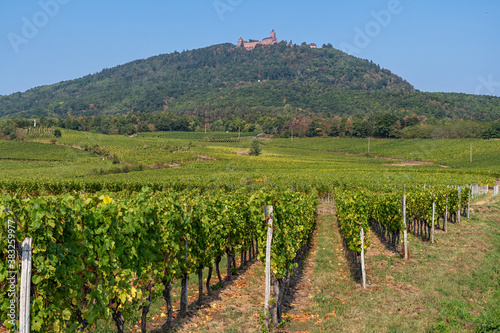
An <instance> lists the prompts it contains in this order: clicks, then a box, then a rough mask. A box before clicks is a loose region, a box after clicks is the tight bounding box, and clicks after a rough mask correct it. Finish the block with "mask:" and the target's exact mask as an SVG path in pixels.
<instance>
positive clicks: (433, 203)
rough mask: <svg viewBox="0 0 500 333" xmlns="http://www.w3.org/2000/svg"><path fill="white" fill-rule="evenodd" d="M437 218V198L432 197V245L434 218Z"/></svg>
mask: <svg viewBox="0 0 500 333" xmlns="http://www.w3.org/2000/svg"><path fill="white" fill-rule="evenodd" d="M435 216H436V198H435V197H434V196H432V227H431V243H432V244H434V218H435Z"/></svg>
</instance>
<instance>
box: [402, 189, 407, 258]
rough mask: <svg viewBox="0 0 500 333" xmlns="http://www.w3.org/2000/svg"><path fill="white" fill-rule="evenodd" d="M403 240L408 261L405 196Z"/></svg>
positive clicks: (404, 196)
mask: <svg viewBox="0 0 500 333" xmlns="http://www.w3.org/2000/svg"><path fill="white" fill-rule="evenodd" d="M403 240H404V258H405V259H408V231H407V227H406V195H403Z"/></svg>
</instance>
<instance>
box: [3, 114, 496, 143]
mask: <svg viewBox="0 0 500 333" xmlns="http://www.w3.org/2000/svg"><path fill="white" fill-rule="evenodd" d="M36 122H37V125H38V126H42V127H46V128H61V129H71V130H77V131H86V132H93V133H101V134H110V135H133V134H136V133H144V132H157V131H184V132H202V131H205V130H206V131H209V132H233V133H237V132H245V133H255V134H260V133H265V134H269V135H273V136H275V137H284V138H287V137H291V136H295V137H354V138H366V137H376V138H483V139H490V138H500V121H495V122H479V121H474V120H463V119H458V120H453V119H437V118H434V117H431V118H427V117H424V116H417V115H415V114H410V115H406V114H400V113H396V112H386V113H381V114H375V115H371V116H366V117H362V116H360V115H355V116H344V117H341V116H331V115H329V116H327V115H316V114H313V113H309V114H308V113H301V114H294V113H283V114H278V115H275V116H266V115H261V116H254V117H253V118H252V117H247V118H246V119H243V118H240V117H222V118H219V119H217V120H211V121H210V120H207V119H206V118H203V117H199V116H195V115H190V116H186V115H176V114H173V113H167V112H162V113H154V114H147V113H146V114H133V115H125V116H95V117H86V116H83V117H71V116H70V117H67V118H65V119H61V118H48V117H41V118H39V119H37V120H36ZM34 124H35V120H34V119H26V118H15V119H3V120H0V136H1V137H2V138H3V139H23V133H24V132H23V131H22V130H26V129H28V128H32V127H33V126H34ZM55 132H57V134H58V136H60V135H61V133H60V131H57V130H56V131H55Z"/></svg>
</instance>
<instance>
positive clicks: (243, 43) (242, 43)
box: [238, 29, 317, 50]
mask: <svg viewBox="0 0 500 333" xmlns="http://www.w3.org/2000/svg"><path fill="white" fill-rule="evenodd" d="M278 43H279V42H278V38H276V32H275V31H274V29H273V31H271V37H266V38H264V39H263V40H262V42H260V41H258V40H257V41H250V42H249V41H247V40H243V38H241V37H240V39H238V47H244V48H245V49H247V50H253V49H255V48H256V47H257V46H258V45H275V44H278ZM287 45H288V46H293V44H292V41H290V42H289V43H288V44H287ZM307 46H309V47H310V48H312V49H316V48H317V46H316V44H314V43H311V44H307Z"/></svg>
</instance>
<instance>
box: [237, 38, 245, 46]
mask: <svg viewBox="0 0 500 333" xmlns="http://www.w3.org/2000/svg"><path fill="white" fill-rule="evenodd" d="M238 46H240V47H243V46H244V43H243V38H241V37H240V39H238Z"/></svg>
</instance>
